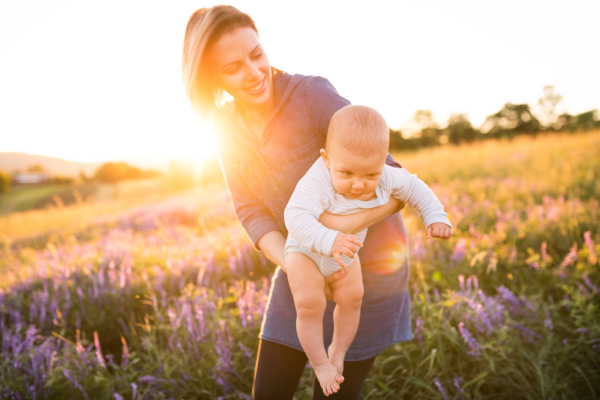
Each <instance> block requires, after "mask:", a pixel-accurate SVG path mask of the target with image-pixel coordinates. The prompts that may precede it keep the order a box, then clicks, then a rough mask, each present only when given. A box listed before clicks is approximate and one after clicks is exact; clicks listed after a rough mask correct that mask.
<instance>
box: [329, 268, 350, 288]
mask: <svg viewBox="0 0 600 400" xmlns="http://www.w3.org/2000/svg"><path fill="white" fill-rule="evenodd" d="M345 275H346V271H345V270H343V269H340V270H339V271H336V272H334V273H333V274H331V275H329V276H328V277H326V278H325V285H328V284H330V283H331V282H335V281H339V280H340V279H342V278H343V277H344V276H345ZM328 287H329V286H328Z"/></svg>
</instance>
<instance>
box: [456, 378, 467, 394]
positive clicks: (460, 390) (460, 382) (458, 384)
mask: <svg viewBox="0 0 600 400" xmlns="http://www.w3.org/2000/svg"><path fill="white" fill-rule="evenodd" d="M453 382H454V387H455V388H456V390H457V391H458V393H464V392H465V389H463V388H462V385H463V383H464V379H463V378H461V377H460V376H455V377H454V379H453Z"/></svg>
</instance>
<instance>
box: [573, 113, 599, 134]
mask: <svg viewBox="0 0 600 400" xmlns="http://www.w3.org/2000/svg"><path fill="white" fill-rule="evenodd" d="M575 121H576V124H577V129H583V130H585V131H589V130H591V129H594V128H596V127H598V126H599V125H600V124H598V122H600V121H598V110H590V111H586V112H583V113H581V114H578V115H576V116H575Z"/></svg>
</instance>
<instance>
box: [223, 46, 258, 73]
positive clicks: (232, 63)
mask: <svg viewBox="0 0 600 400" xmlns="http://www.w3.org/2000/svg"><path fill="white" fill-rule="evenodd" d="M259 47H260V44H259V45H256V47H255V48H253V49H252V51H251V52H250V53H249V54H252V53H254V52H256V49H258V48H259ZM239 63H240V61H238V60H236V61H232V62H229V63H227V64H224V65H223V66H222V67H221V69H225V68H227V67H228V66H230V65H235V64H239Z"/></svg>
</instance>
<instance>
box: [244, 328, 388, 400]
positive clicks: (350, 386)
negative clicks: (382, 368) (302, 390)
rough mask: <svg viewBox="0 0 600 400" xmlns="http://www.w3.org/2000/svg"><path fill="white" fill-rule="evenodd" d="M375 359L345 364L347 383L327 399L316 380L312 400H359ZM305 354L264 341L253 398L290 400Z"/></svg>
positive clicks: (260, 346)
mask: <svg viewBox="0 0 600 400" xmlns="http://www.w3.org/2000/svg"><path fill="white" fill-rule="evenodd" d="M375 357H377V356H373V357H371V358H369V359H366V360H362V361H344V383H342V384H341V385H340V390H339V391H338V392H337V393H334V394H332V395H329V397H326V396H325V395H324V394H323V390H322V389H321V386H320V385H319V382H318V381H317V378H316V377H315V381H314V384H313V386H314V389H313V400H317V399H332V400H333V399H338V400H342V399H344V400H354V399H360V391H361V389H362V385H363V383H364V382H365V379H366V377H367V374H368V373H369V370H370V369H371V365H373V361H375ZM306 361H308V359H307V357H306V353H304V352H303V351H300V350H296V349H293V348H291V347H288V346H285V345H282V344H279V343H275V342H271V341H269V340H262V339H261V341H260V343H259V345H258V357H257V359H256V369H255V371H254V385H253V387H252V398H253V399H255V400H288V399H289V400H291V399H292V398H293V397H294V393H296V389H297V388H298V383H299V382H300V377H301V376H302V372H303V371H304V368H305V366H306Z"/></svg>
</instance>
